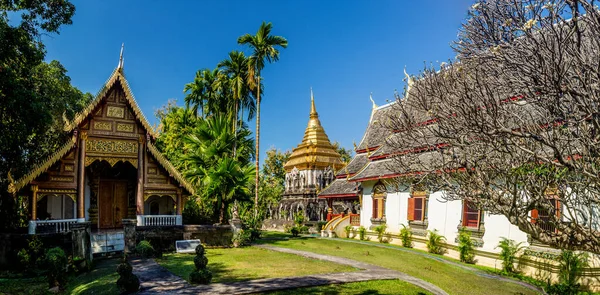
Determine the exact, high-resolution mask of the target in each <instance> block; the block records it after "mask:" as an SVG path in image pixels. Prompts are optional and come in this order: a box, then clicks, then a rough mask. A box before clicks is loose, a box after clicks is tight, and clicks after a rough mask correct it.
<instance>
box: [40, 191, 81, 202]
mask: <svg viewBox="0 0 600 295" xmlns="http://www.w3.org/2000/svg"><path fill="white" fill-rule="evenodd" d="M60 196H67V197H69V198H70V199H71V200H73V203H77V199H76V197H77V196H76V194H61V193H43V194H39V193H38V195H37V200H38V201H40V200H41V199H43V198H44V197H60Z"/></svg>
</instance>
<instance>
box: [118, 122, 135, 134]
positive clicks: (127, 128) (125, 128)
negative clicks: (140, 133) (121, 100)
mask: <svg viewBox="0 0 600 295" xmlns="http://www.w3.org/2000/svg"><path fill="white" fill-rule="evenodd" d="M117 131H120V132H133V124H127V123H117Z"/></svg>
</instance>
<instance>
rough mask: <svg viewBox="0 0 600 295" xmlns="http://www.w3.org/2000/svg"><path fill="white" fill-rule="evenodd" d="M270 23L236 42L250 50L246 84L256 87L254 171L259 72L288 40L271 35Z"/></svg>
mask: <svg viewBox="0 0 600 295" xmlns="http://www.w3.org/2000/svg"><path fill="white" fill-rule="evenodd" d="M272 27H273V25H272V24H271V23H266V22H263V23H262V24H261V25H260V27H259V28H258V31H257V32H256V35H250V34H246V35H243V36H241V37H239V38H238V43H239V44H242V45H248V46H249V47H250V49H251V50H252V55H251V56H250V59H249V60H248V84H249V85H250V87H251V88H253V89H256V90H257V91H256V157H255V161H256V163H255V164H256V171H258V170H259V158H260V91H261V82H260V80H261V76H260V72H261V71H262V69H263V68H264V67H265V62H269V63H271V62H275V61H278V60H279V50H278V49H277V47H282V48H286V47H287V45H288V41H287V40H286V39H285V38H284V37H281V36H273V35H271V29H272ZM258 182H259V177H258V174H256V179H255V186H256V187H258V185H259V183H258ZM254 206H255V210H254V215H258V189H257V190H255V195H254Z"/></svg>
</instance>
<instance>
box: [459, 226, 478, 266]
mask: <svg viewBox="0 0 600 295" xmlns="http://www.w3.org/2000/svg"><path fill="white" fill-rule="evenodd" d="M458 253H459V254H460V255H459V256H460V261H462V262H464V263H470V264H473V263H475V249H474V247H473V241H472V240H471V234H470V233H469V232H467V231H466V230H465V229H464V228H463V229H461V230H460V231H459V233H458Z"/></svg>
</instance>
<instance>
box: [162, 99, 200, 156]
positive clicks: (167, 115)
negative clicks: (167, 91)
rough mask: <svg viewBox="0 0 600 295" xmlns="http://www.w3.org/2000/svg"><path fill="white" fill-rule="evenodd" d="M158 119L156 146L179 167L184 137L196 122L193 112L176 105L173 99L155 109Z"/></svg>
mask: <svg viewBox="0 0 600 295" xmlns="http://www.w3.org/2000/svg"><path fill="white" fill-rule="evenodd" d="M156 117H157V118H158V120H159V121H160V124H159V126H158V130H159V134H160V135H159V136H158V138H157V139H156V146H157V147H158V148H159V150H160V151H162V153H163V154H164V155H165V156H166V157H167V159H169V161H171V162H172V163H173V165H175V167H177V168H181V164H182V161H181V158H182V157H183V153H184V140H183V139H184V137H185V136H186V135H187V134H190V133H191V132H192V130H193V129H194V127H196V124H197V122H198V118H196V116H195V113H194V112H193V111H192V110H191V109H188V108H182V107H178V106H177V105H176V104H175V101H174V100H170V101H169V102H168V103H167V105H165V106H163V107H162V108H160V109H159V110H157V111H156Z"/></svg>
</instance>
